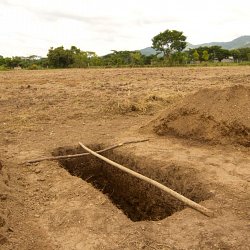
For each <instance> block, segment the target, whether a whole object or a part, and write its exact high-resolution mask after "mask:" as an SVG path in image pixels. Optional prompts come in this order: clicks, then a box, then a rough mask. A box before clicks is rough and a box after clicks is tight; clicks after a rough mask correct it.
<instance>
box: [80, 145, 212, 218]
mask: <svg viewBox="0 0 250 250" xmlns="http://www.w3.org/2000/svg"><path fill="white" fill-rule="evenodd" d="M79 144H80V146H81V147H82V148H83V149H85V150H86V151H87V152H89V153H90V154H92V155H94V156H96V157H97V158H99V159H101V160H103V161H105V162H107V163H109V164H110V165H112V166H114V167H116V168H118V169H120V170H122V171H124V172H126V173H129V174H131V175H133V176H135V177H137V178H139V179H141V180H143V181H146V182H148V183H150V184H151V185H154V186H156V187H158V188H159V189H161V190H163V191H164V192H166V193H168V194H169V195H171V196H173V197H175V198H176V199H178V200H180V201H182V202H183V203H185V204H186V205H188V206H189V207H191V208H193V209H195V210H197V211H199V212H201V213H202V214H204V215H206V216H209V217H212V216H213V215H214V213H213V212H212V211H211V210H209V209H207V208H205V207H203V206H201V205H199V204H198V203H196V202H194V201H192V200H190V199H188V198H186V197H185V196H183V195H181V194H179V193H177V192H175V191H174V190H172V189H170V188H168V187H166V186H164V185H162V184H161V183H159V182H157V181H155V180H153V179H150V178H148V177H146V176H144V175H142V174H139V173H137V172H135V171H133V170H131V169H129V168H126V167H124V166H122V165H120V164H118V163H116V162H114V161H111V160H109V159H108V158H106V157H104V156H102V155H100V154H98V153H97V152H94V151H92V150H91V149H89V148H88V147H86V146H84V145H83V144H82V143H81V142H79Z"/></svg>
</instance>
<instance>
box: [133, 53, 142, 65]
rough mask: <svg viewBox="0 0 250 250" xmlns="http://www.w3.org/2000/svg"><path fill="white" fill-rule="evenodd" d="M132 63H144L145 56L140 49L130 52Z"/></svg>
mask: <svg viewBox="0 0 250 250" xmlns="http://www.w3.org/2000/svg"><path fill="white" fill-rule="evenodd" d="M130 57H131V64H132V65H142V64H143V56H142V54H141V52H140V51H135V52H131V53H130Z"/></svg>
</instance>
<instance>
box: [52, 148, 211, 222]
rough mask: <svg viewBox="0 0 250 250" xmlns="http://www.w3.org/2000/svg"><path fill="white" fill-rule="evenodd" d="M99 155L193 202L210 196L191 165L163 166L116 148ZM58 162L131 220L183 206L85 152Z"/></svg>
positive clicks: (67, 151)
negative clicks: (83, 154) (116, 150)
mask: <svg viewBox="0 0 250 250" xmlns="http://www.w3.org/2000/svg"><path fill="white" fill-rule="evenodd" d="M89 147H90V148H91V149H93V150H95V151H97V150H100V149H103V146H101V145H90V146H89ZM83 152H84V150H83V149H82V148H81V147H63V148H58V149H56V150H54V152H52V154H53V155H54V156H59V155H68V154H79V153H83ZM102 155H103V156H105V157H107V158H109V159H111V160H113V161H115V162H117V163H119V164H121V165H124V166H125V167H128V168H130V169H132V170H134V171H136V172H138V173H140V174H143V175H145V176H147V177H149V178H152V179H154V180H156V181H158V182H160V183H162V184H163V185H165V186H167V187H169V188H171V189H173V190H175V191H176V192H178V193H180V194H182V195H184V196H186V197H187V198H189V199H191V200H193V201H195V202H200V201H203V200H206V199H208V198H209V197H210V194H209V192H207V191H206V190H205V188H204V187H203V185H202V183H200V182H198V180H199V178H198V173H197V172H196V171H195V170H194V169H187V168H184V167H181V166H177V165H175V164H170V165H168V166H164V168H162V166H157V163H155V162H150V159H148V160H147V159H138V158H135V157H133V156H129V155H121V153H117V152H115V150H114V151H108V152H105V153H102ZM59 162H60V165H61V166H62V167H63V168H65V169H66V170H68V172H69V173H70V174H71V175H74V176H78V177H80V178H82V180H84V181H86V182H88V183H90V184H91V185H92V186H93V187H95V188H96V189H98V190H99V191H100V192H102V193H103V194H104V195H107V196H108V197H109V199H110V200H111V201H112V203H113V204H114V205H115V206H116V207H117V208H118V209H121V210H122V211H123V213H124V214H125V215H126V216H127V217H128V218H129V219H131V220H132V221H145V220H148V221H149V220H153V221H158V220H162V219H164V218H166V217H168V216H170V215H172V214H173V213H175V212H176V211H180V210H182V209H184V208H185V206H184V205H183V203H181V202H180V201H178V200H176V199H175V198H173V197H172V196H170V195H168V194H166V193H165V192H163V191H161V190H159V189H158V188H156V187H154V186H152V185H150V184H148V183H146V182H144V181H142V180H140V179H138V178H136V177H133V176H131V175H129V174H128V173H125V172H123V171H121V170H119V169H117V168H115V167H113V166H111V165H109V164H107V163H105V162H104V161H102V160H100V159H98V158H96V157H95V156H92V155H87V156H83V157H78V158H73V159H66V160H60V161H59Z"/></svg>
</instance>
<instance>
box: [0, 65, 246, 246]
mask: <svg viewBox="0 0 250 250" xmlns="http://www.w3.org/2000/svg"><path fill="white" fill-rule="evenodd" d="M249 87H250V68H249V67H247V66H246V67H224V68H223V67H218V68H198V67H195V68H150V69H91V70H90V69H72V70H45V71H18V72H16V71H10V72H1V73H0V152H1V154H0V161H1V164H0V248H1V249H8V250H10V249H18V250H19V249H79V250H81V249H249V245H250V233H249V232H250V224H249V221H250V212H249V211H250V188H249V186H250V185H249V181H250V170H249V166H250V153H249V144H248V137H247V135H249V134H247V133H249V130H247V129H246V128H248V129H249V105H250V104H249V102H248V100H249V99H247V98H249V94H248V97H247V93H248V92H249ZM204 88H205V89H206V90H204ZM199 90H200V91H199ZM190 95H191V96H192V98H190ZM203 104H204V105H203ZM202 105H203V106H202ZM235 105H236V106H235ZM183 107H185V108H186V111H187V112H186V113H185V112H184V113H185V114H187V115H185V114H184V113H183V112H182V113H181V112H180V110H181V108H183ZM190 110H191V111H192V110H195V111H197V112H196V113H195V114H194V113H192V112H191V113H190V112H189V111H190ZM160 113H162V115H163V116H161V118H164V119H165V120H164V121H166V117H167V119H169V117H173V114H179V115H177V116H175V118H176V119H172V120H171V121H168V122H167V123H165V124H166V125H167V126H165V125H164V126H165V127H168V128H169V127H171V128H175V132H174V133H170V132H169V131H170V130H169V129H167V130H166V132H164V133H163V134H164V136H159V135H157V134H155V133H154V132H153V131H152V130H146V129H145V130H142V129H141V127H142V126H146V125H147V124H148V122H149V121H150V120H151V121H155V120H156V119H157V118H158V117H159V114H160ZM202 114H203V117H205V118H206V119H205V118H204V119H205V120H204V122H201V121H202V119H203V118H201V116H202ZM204 114H205V116H204ZM171 115H172V116H171ZM210 116H211V117H213V119H214V120H215V121H216V122H218V121H219V122H221V123H220V124H223V126H224V125H225V122H226V123H227V124H226V125H225V126H226V127H227V128H228V124H231V125H232V126H231V127H230V126H229V128H231V129H232V128H234V129H238V130H237V132H235V131H236V130H233V131H230V133H224V134H220V133H218V132H216V133H214V134H212V133H211V131H214V127H213V125H214V124H212V123H210V122H207V121H208V120H209V117H210ZM184 118H185V119H184ZM207 119H208V120H207ZM159 121H160V120H159V119H158V120H157V122H159ZM162 121H163V120H162ZM162 121H161V122H162ZM195 121H196V122H195ZM197 121H199V122H198V123H197ZM209 121H210V120H209ZM236 123H237V124H236ZM162 124H163V123H162ZM183 124H184V125H183ZM211 124H212V125H211ZM235 124H236V125H237V126H236V125H235ZM156 125H157V124H156ZM191 125H193V126H194V127H193V130H192V131H193V132H192V133H191V132H190V130H189V128H190V126H191ZM207 125H208V127H206V126H207ZM210 125H211V126H210ZM164 126H163V127H160V126H159V127H158V128H160V129H161V131H163V128H165V127H164ZM198 126H201V127H202V129H201V130H200V131H199V133H198V132H197V130H195V129H197V128H198ZM243 126H244V129H243ZM156 127H157V126H156ZM151 128H152V127H151ZM160 129H159V131H160ZM156 131H158V130H156ZM171 131H173V130H171ZM204 131H205V132H204ZM218 131H221V130H218ZM239 131H241V132H242V134H240V133H239ZM208 132H209V133H208ZM144 138H149V141H147V142H142V143H137V144H130V145H126V146H124V147H120V148H117V149H114V150H113V151H109V152H106V153H105V154H104V155H105V156H107V157H109V158H111V159H113V160H115V161H117V162H119V163H121V164H123V165H125V166H127V167H130V168H131V169H133V170H135V171H137V172H140V173H142V174H144V175H146V176H148V177H151V178H153V179H155V180H157V181H159V182H161V183H163V184H165V185H166V186H168V187H171V188H173V189H174V190H176V191H178V192H180V193H182V194H183V195H185V196H187V197H189V198H191V199H193V200H194V201H196V202H199V203H200V204H201V205H203V206H205V207H207V208H209V209H211V210H213V211H214V212H215V217H214V218H209V217H206V216H204V215H203V214H200V213H199V212H197V211H195V210H192V209H191V208H187V207H186V206H184V205H183V204H182V203H180V202H178V201H176V200H175V199H174V198H172V197H169V196H168V195H166V194H164V193H162V192H161V191H159V190H157V189H155V188H153V187H152V186H150V185H148V184H145V183H143V182H142V181H139V180H137V179H135V178H133V177H131V176H128V175H126V174H124V173H122V172H120V171H118V170H115V169H114V168H112V167H111V166H108V165H107V164H104V163H103V162H100V161H99V160H97V159H95V158H94V157H91V156H88V157H81V158H78V159H74V160H64V161H58V162H57V161H43V162H40V163H35V164H20V163H23V162H25V161H27V160H30V159H34V158H38V157H42V156H50V155H51V154H53V155H64V154H68V153H75V152H80V151H81V149H80V148H79V147H78V146H77V144H78V142H79V141H81V142H82V143H84V144H85V145H89V146H90V147H91V148H93V149H98V148H104V147H107V146H110V145H113V144H116V143H119V142H123V141H128V140H137V139H144Z"/></svg>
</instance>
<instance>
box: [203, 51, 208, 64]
mask: <svg viewBox="0 0 250 250" xmlns="http://www.w3.org/2000/svg"><path fill="white" fill-rule="evenodd" d="M202 59H203V60H204V61H205V62H206V61H208V59H209V54H208V51H207V50H204V51H203V52H202Z"/></svg>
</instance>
